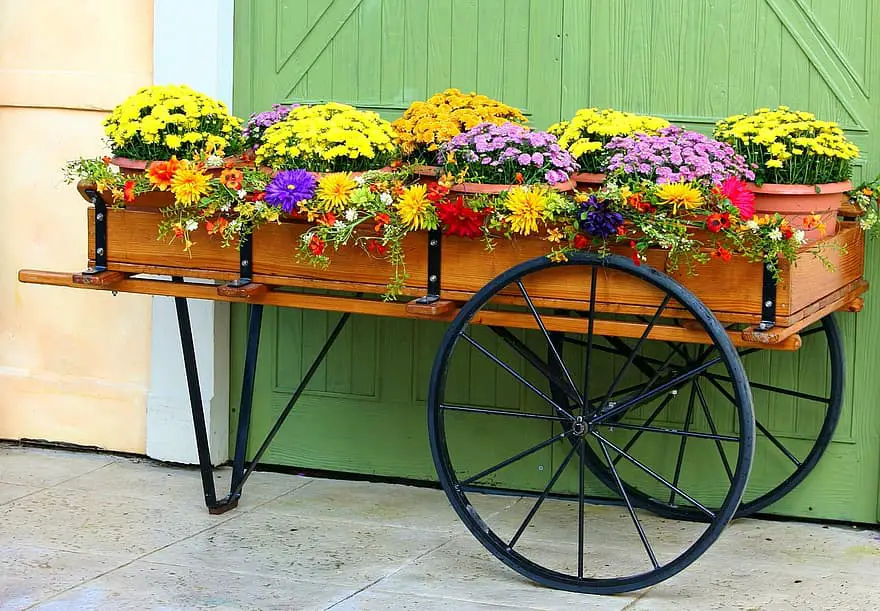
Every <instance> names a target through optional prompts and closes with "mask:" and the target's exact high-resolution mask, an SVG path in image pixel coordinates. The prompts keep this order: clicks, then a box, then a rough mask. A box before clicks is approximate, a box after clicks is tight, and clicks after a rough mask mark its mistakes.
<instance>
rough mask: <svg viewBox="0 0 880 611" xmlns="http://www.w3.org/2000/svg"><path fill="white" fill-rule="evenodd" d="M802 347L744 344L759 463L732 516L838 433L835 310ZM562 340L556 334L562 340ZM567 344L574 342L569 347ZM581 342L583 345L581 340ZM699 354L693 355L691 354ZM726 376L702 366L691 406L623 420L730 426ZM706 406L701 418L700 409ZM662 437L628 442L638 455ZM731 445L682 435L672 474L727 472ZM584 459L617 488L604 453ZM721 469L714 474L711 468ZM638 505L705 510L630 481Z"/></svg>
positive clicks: (670, 456)
mask: <svg viewBox="0 0 880 611" xmlns="http://www.w3.org/2000/svg"><path fill="white" fill-rule="evenodd" d="M801 337H802V339H803V347H802V348H801V349H800V350H798V351H796V352H788V351H769V350H761V349H758V348H741V349H739V350H738V354H739V355H740V359H741V360H742V362H743V366H744V367H745V369H746V373H747V374H748V375H749V380H750V387H751V389H752V391H753V401H754V405H755V426H756V438H755V463H754V464H755V466H756V468H755V470H754V471H753V473H752V477H751V479H750V481H749V485H748V487H747V489H746V492H745V494H744V495H743V501H742V504H741V505H740V507H739V509H738V510H737V512H736V514H735V515H734V517H735V518H741V517H747V516H750V515H753V514H755V513H757V512H759V511H761V510H763V509H765V508H766V507H768V506H769V505H771V504H773V503H775V502H776V501H778V500H779V499H781V498H782V497H784V496H785V495H786V494H788V493H789V492H791V491H792V490H793V489H794V488H795V487H796V486H797V485H798V484H800V483H801V482H802V481H803V480H804V478H806V477H807V475H809V473H810V472H811V471H812V470H813V469H814V468H815V467H816V465H817V463H818V462H819V459H820V458H821V457H822V454H823V453H824V452H825V450H826V449H827V448H828V445H829V444H830V443H831V441H832V438H833V436H834V430H835V428H836V427H837V423H838V421H839V420H840V414H841V410H842V407H843V398H844V378H845V357H844V349H843V339H842V336H841V333H840V329H839V328H838V326H837V322H836V321H835V319H834V315H833V314H829V315H827V316H825V317H824V318H823V319H821V320H820V321H818V322H816V323H815V324H813V325H811V326H810V327H808V328H807V329H805V330H804V331H803V332H802V333H801ZM560 339H561V343H560V349H562V348H561V346H563V345H566V344H572V343H574V344H578V345H579V344H581V343H582V342H581V340H578V339H576V338H572V337H568V336H565V337H562V338H560ZM560 339H557V341H558V342H559V341H560ZM606 340H607V342H608V345H609V350H610V351H612V352H613V351H617V352H618V353H619V354H621V355H622V354H625V352H626V350H627V347H626V346H624V345H622V343H621V340H619V339H617V338H606ZM569 349H570V348H569ZM581 349H582V347H581ZM689 358H696V357H689ZM658 365H659V361H658V360H657V359H650V358H646V359H642V360H641V361H640V363H639V368H640V369H641V375H642V376H644V377H650V376H651V375H653V373H654V371H655V369H656V368H657V367H658ZM726 381H729V378H728V376H726V375H725V374H723V373H721V372H719V371H718V367H717V366H713V367H710V368H708V369H707V370H705V372H703V373H702V374H701V375H700V376H698V377H695V378H694V379H693V380H692V382H691V390H690V394H689V396H688V407H687V410H686V411H684V412H678V413H677V414H676V413H669V412H668V411H664V410H659V411H657V412H656V413H654V412H652V413H650V414H647V415H645V414H642V415H641V417H639V415H635V416H633V417H630V418H628V419H627V421H626V423H625V424H626V425H629V426H646V425H647V426H651V425H653V424H654V423H655V422H656V421H657V419H658V418H659V419H661V420H662V421H663V422H664V426H674V427H675V426H677V427H682V428H685V429H687V430H690V431H692V432H694V433H697V434H710V435H711V434H718V433H719V432H721V433H725V432H729V431H728V430H727V429H729V428H730V427H725V426H724V425H725V423H729V422H730V421H731V413H730V409H731V408H732V407H733V406H734V405H735V400H736V399H735V397H734V396H733V395H731V393H730V392H729V390H728V389H727V388H725V386H724V385H723V384H722V383H723V382H726ZM701 412H702V416H703V417H702V418H701V419H700V421H697V420H696V419H695V417H694V415H695V414H699V413H701ZM657 443H658V442H657V440H656V439H652V438H651V436H650V435H644V434H643V433H636V434H635V435H633V436H632V437H630V438H629V439H628V440H627V442H626V445H625V446H624V447H625V448H626V449H627V450H628V451H630V452H632V453H633V455H634V456H636V457H638V456H639V455H640V450H641V449H642V447H641V446H642V445H647V447H646V448H645V450H646V451H647V452H649V453H653V452H656V449H657ZM729 451H730V449H729V448H727V447H725V445H724V444H721V443H716V444H715V447H714V448H712V447H707V446H706V445H699V446H694V445H691V446H687V444H686V443H684V440H682V443H680V444H679V446H678V448H676V447H674V444H673V446H669V447H668V453H667V460H668V461H669V462H670V463H671V462H672V461H675V464H676V471H675V476H674V478H675V479H679V478H681V477H685V478H687V470H688V469H696V470H698V471H699V472H700V474H701V477H706V478H709V479H711V478H712V477H723V476H724V475H725V473H726V474H728V475H729V474H730V467H729V457H728V454H729ZM586 460H587V465H588V466H589V468H590V469H591V471H593V472H594V474H595V475H596V476H597V477H598V478H599V479H600V480H601V481H602V482H603V483H604V484H605V485H606V486H607V487H608V488H609V489H610V490H612V491H614V490H616V488H617V483H616V479H615V477H614V474H613V473H612V472H611V471H610V470H609V469H608V468H607V467H606V465H605V464H604V461H603V460H602V457H601V453H600V452H598V451H595V450H592V449H591V448H587V456H586ZM713 465H714V470H715V472H716V474H715V475H714V476H710V473H711V471H712V470H713ZM624 484H625V486H626V489H627V492H628V494H629V496H630V498H631V499H632V501H633V503H634V504H636V505H637V506H640V507H643V508H647V509H650V510H651V511H653V512H654V513H656V514H657V515H660V516H664V517H669V518H677V519H694V520H703V519H705V516H704V514H703V513H702V512H699V511H694V509H693V507H692V506H690V505H688V504H686V503H685V504H681V503H678V502H677V499H676V498H675V497H674V496H663V497H657V496H654V495H653V491H651V490H646V489H643V488H641V487H640V486H639V485H637V484H634V483H632V482H628V481H625V482H624Z"/></svg>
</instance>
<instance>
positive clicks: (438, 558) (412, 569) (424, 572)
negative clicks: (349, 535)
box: [371, 535, 635, 611]
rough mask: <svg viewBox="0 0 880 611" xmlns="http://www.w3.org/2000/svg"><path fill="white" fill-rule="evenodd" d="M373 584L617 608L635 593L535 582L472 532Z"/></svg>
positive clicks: (519, 603)
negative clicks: (604, 593) (555, 586)
mask: <svg viewBox="0 0 880 611" xmlns="http://www.w3.org/2000/svg"><path fill="white" fill-rule="evenodd" d="M371 590H375V591H377V592H389V593H392V592H393V593H399V594H417V595H420V596H430V597H435V598H440V597H449V598H454V599H457V600H470V601H474V602H476V603H484V604H499V605H507V606H512V607H524V608H528V609H571V608H574V607H577V608H579V609H603V610H604V609H608V610H615V611H616V610H619V609H623V608H624V607H626V606H627V605H628V604H630V603H632V601H633V600H634V598H635V596H629V595H618V596H589V595H584V594H576V593H573V592H562V591H555V590H551V589H548V588H545V587H542V586H539V585H538V584H536V583H534V582H533V581H531V580H529V579H526V578H525V577H522V576H521V575H519V574H518V573H516V572H514V571H513V570H512V569H509V568H507V567H506V566H505V565H504V564H502V563H501V562H500V561H499V560H497V559H496V558H495V557H494V556H492V554H490V553H489V552H488V551H487V550H486V549H484V548H483V547H482V546H481V545H480V544H479V543H478V542H477V541H476V540H475V539H473V537H471V536H470V535H460V536H457V537H456V538H455V539H454V540H453V541H451V542H450V543H449V544H447V545H444V546H443V547H441V548H439V549H437V550H434V551H432V552H431V553H429V554H427V555H425V556H423V557H422V558H419V559H418V560H416V561H415V562H414V563H412V564H411V565H409V566H407V567H405V568H403V569H401V570H400V571H398V572H397V573H395V574H394V575H391V576H389V577H387V578H386V579H383V580H381V581H379V582H378V583H377V584H376V585H374V586H373V587H372V588H371Z"/></svg>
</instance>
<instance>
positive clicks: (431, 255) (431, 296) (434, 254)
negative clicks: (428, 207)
mask: <svg viewBox="0 0 880 611" xmlns="http://www.w3.org/2000/svg"><path fill="white" fill-rule="evenodd" d="M442 245H443V233H442V232H441V231H440V230H439V229H432V230H431V231H429V232H428V257H427V261H428V278H427V289H426V294H425V296H424V297H419V298H418V299H414V300H412V301H410V302H409V303H408V304H407V305H406V311H407V312H409V313H410V314H421V315H424V316H437V315H438V314H445V313H446V312H449V311H451V310H452V309H454V308H455V307H456V304H455V302H453V301H449V300H446V299H441V298H440V278H441V267H442V258H441V254H442V251H441V248H442Z"/></svg>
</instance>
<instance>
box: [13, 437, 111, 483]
mask: <svg viewBox="0 0 880 611" xmlns="http://www.w3.org/2000/svg"><path fill="white" fill-rule="evenodd" d="M117 460H119V459H118V458H117V457H116V456H112V455H109V454H93V453H87V452H68V451H64V450H49V449H42V448H32V447H25V446H18V445H13V444H8V443H0V482H2V483H6V484H23V485H26V486H36V487H41V488H42V487H46V486H54V485H55V484H58V483H61V482H63V481H65V480H68V479H71V478H73V477H76V476H78V475H83V474H84V473H88V472H90V471H94V470H96V469H100V468H101V467H104V466H106V465H109V464H111V463H113V462H116V461H117Z"/></svg>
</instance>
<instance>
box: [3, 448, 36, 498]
mask: <svg viewBox="0 0 880 611" xmlns="http://www.w3.org/2000/svg"><path fill="white" fill-rule="evenodd" d="M0 460H2V458H0ZM40 490H42V488H38V487H36V486H24V485H21V484H6V483H2V482H0V505H2V504H3V503H8V502H9V501H14V500H15V499H19V498H21V497H23V496H27V495H28V494H33V493H34V492H39V491H40Z"/></svg>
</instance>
